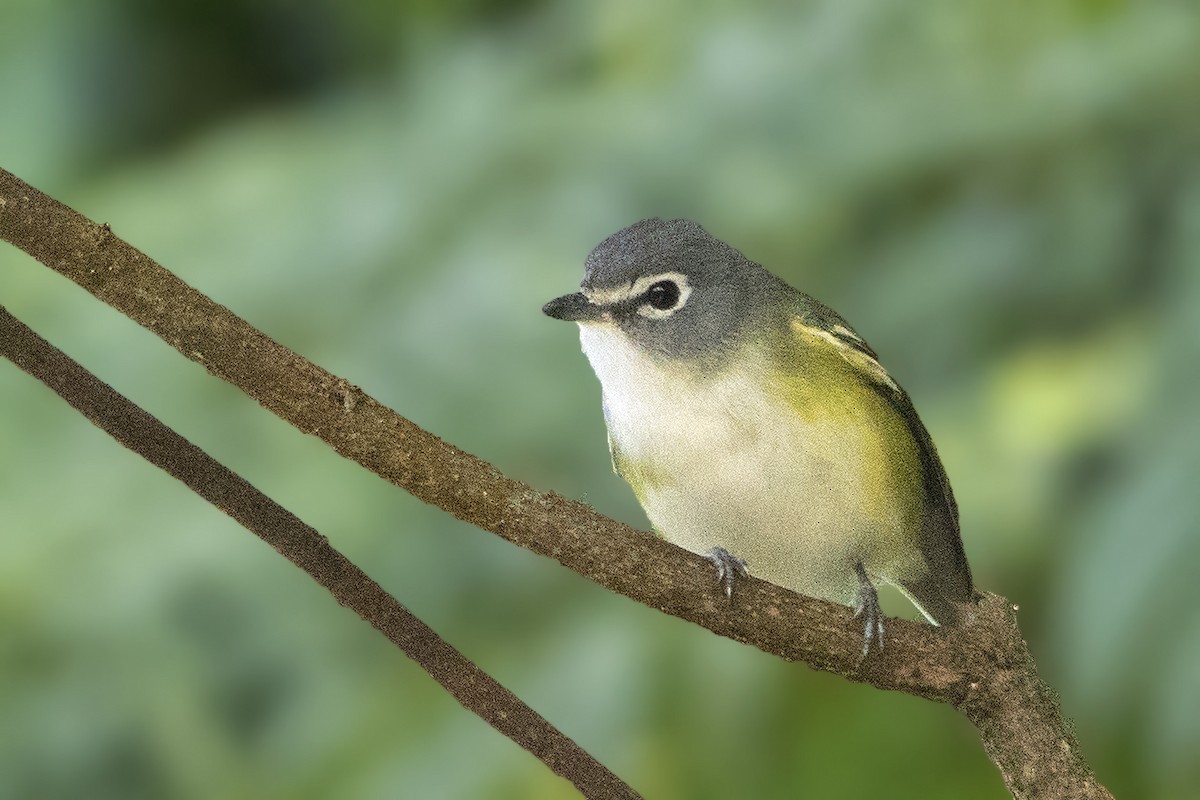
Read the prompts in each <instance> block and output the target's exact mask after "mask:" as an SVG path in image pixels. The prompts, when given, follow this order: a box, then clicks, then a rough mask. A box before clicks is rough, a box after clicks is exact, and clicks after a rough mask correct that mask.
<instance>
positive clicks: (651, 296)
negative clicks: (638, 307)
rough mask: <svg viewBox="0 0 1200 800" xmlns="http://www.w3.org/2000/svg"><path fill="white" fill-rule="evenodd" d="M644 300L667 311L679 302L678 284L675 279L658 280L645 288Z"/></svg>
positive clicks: (660, 309)
mask: <svg viewBox="0 0 1200 800" xmlns="http://www.w3.org/2000/svg"><path fill="white" fill-rule="evenodd" d="M646 302H647V303H649V304H650V305H651V307H653V308H657V309H658V310H659V311H668V310H670V309H672V308H674V307H675V304H676V303H678V302H679V286H678V285H676V283H675V281H659V282H658V283H656V284H654V285H653V286H651V287H650V288H649V289H647V290H646Z"/></svg>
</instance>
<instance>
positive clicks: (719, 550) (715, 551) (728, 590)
mask: <svg viewBox="0 0 1200 800" xmlns="http://www.w3.org/2000/svg"><path fill="white" fill-rule="evenodd" d="M704 557H705V558H707V559H708V560H709V561H711V562H713V563H714V564H716V565H717V585H719V586H721V587H722V588H723V589H724V590H725V596H726V597H729V598H732V597H733V584H734V582H735V581H736V580H737V579H738V578H744V577H746V576H747V575H749V574H750V573H748V572H746V562H745V561H743V560H742V559H740V558H738V557H737V556H735V555H734V554H733V553H731V552H729V551H728V550H726V549H725V548H724V547H714V548H712V549H710V550H709V551H708V552H707V553H705V554H704Z"/></svg>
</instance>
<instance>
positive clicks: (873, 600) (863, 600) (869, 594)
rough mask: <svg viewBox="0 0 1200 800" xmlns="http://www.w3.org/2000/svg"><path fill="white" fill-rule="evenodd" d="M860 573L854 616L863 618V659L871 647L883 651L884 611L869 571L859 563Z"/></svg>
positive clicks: (855, 567) (856, 569) (857, 567)
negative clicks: (880, 605)
mask: <svg viewBox="0 0 1200 800" xmlns="http://www.w3.org/2000/svg"><path fill="white" fill-rule="evenodd" d="M854 571H855V572H857V573H858V599H856V600H855V601H854V616H855V617H862V618H863V657H864V658H865V657H866V655H867V653H869V652H870V651H871V647H872V646H874V647H877V648H879V649H883V609H881V608H880V607H879V593H878V592H876V591H875V584H873V583H871V579H870V578H868V577H867V571H866V569H864V568H863V565H862V562H861V561H859V562H858V563H857V564H855V565H854Z"/></svg>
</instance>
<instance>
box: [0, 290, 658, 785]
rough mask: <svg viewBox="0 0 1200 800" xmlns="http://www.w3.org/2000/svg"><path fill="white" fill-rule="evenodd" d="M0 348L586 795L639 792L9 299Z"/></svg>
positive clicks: (0, 322)
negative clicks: (39, 330)
mask: <svg viewBox="0 0 1200 800" xmlns="http://www.w3.org/2000/svg"><path fill="white" fill-rule="evenodd" d="M0 356H7V357H8V358H9V359H10V360H12V362H13V363H14V364H16V365H17V366H18V367H20V368H21V369H23V370H25V371H26V372H28V373H29V374H30V375H32V376H33V377H35V378H37V379H38V380H40V381H41V382H42V383H44V384H46V386H48V387H49V388H50V389H52V390H53V391H54V392H55V393H57V394H58V395H59V397H61V398H62V399H64V400H66V401H67V402H68V403H70V404H71V405H72V406H73V407H74V408H75V410H77V411H79V412H80V413H81V414H83V415H84V416H85V417H87V418H88V419H89V420H91V421H92V422H93V423H95V425H96V426H97V427H99V428H100V429H102V430H103V431H105V432H106V433H108V434H109V435H111V436H112V437H113V438H114V439H116V440H117V441H118V442H120V443H121V444H123V445H125V446H126V447H128V448H129V449H130V450H132V451H134V452H135V453H137V454H138V455H140V456H141V457H142V458H144V459H146V460H147V461H149V462H150V463H151V464H154V466H156V467H159V468H160V469H162V470H163V471H165V472H166V473H167V474H169V475H171V476H172V477H174V478H177V479H179V480H180V481H182V482H183V483H184V484H185V485H186V486H187V487H188V488H189V489H191V490H192V491H194V492H195V493H196V494H198V495H200V496H201V497H203V498H204V499H205V500H207V501H208V502H210V503H212V504H213V505H214V506H216V507H217V508H219V509H220V510H221V511H224V512H225V513H226V514H228V515H229V516H231V517H233V518H234V519H235V520H237V521H238V522H240V523H241V524H242V525H243V526H245V527H246V528H247V529H248V530H250V531H251V532H252V533H254V534H255V535H257V536H258V537H259V538H261V539H262V540H263V541H265V542H266V543H267V544H269V545H271V546H272V547H274V548H275V549H276V550H277V551H279V553H280V554H281V555H283V556H284V557H286V558H287V559H288V560H289V561H291V562H292V563H293V564H295V565H296V566H297V567H299V568H300V569H302V570H304V571H305V572H307V573H308V574H309V576H310V577H312V579H313V580H315V581H316V582H317V583H319V584H320V585H321V586H324V587H325V588H326V589H328V590H329V593H330V594H332V595H333V597H334V599H335V600H337V601H338V603H340V604H341V605H343V606H345V607H346V608H349V609H351V610H352V611H354V612H356V613H357V614H358V615H359V616H360V617H362V618H363V619H364V620H366V621H367V622H369V623H370V624H371V625H372V626H374V627H375V628H376V629H377V630H378V631H379V632H380V633H382V634H383V635H384V636H386V637H387V638H388V640H389V641H390V642H392V644H394V645H396V646H397V647H399V648H400V650H401V651H402V652H403V653H404V654H405V655H406V656H408V657H409V658H411V659H412V660H413V661H416V662H417V663H418V664H420V665H421V667H422V668H423V669H424V670H425V671H426V672H428V673H429V674H430V676H432V677H433V679H434V680H436V681H437V682H438V683H440V684H441V685H442V688H444V689H445V690H446V691H448V692H449V693H450V694H451V695H452V696H453V697H454V699H455V700H457V701H458V702H459V703H461V704H462V705H463V706H464V707H465V708H466V709H468V710H469V711H472V712H474V713H475V714H477V715H478V716H480V717H481V718H483V720H484V721H485V722H487V723H488V724H489V725H491V726H492V727H493V728H495V729H496V730H498V731H500V732H501V733H503V734H504V735H505V736H507V737H508V738H510V739H512V740H513V741H514V742H516V743H517V744H519V745H520V746H521V747H523V748H525V749H526V750H528V751H529V752H530V753H532V754H533V755H535V756H537V758H538V759H539V760H541V761H542V763H544V764H545V765H546V766H548V767H549V768H550V769H552V770H553V771H554V772H556V773H557V774H559V775H561V776H562V777H564V778H566V779H567V780H569V781H571V783H573V784H575V787H576V788H578V789H579V791H580V792H582V793H583V795H584V796H585V797H596V798H638V797H640V795H638V794H637V792H635V791H633V789H631V788H630V787H629V786H628V785H627V784H625V783H624V782H623V781H622V780H621V779H620V778H618V777H617V776H616V775H614V774H613V773H612V772H610V771H609V770H608V769H607V768H605V766H604V765H603V764H601V763H600V762H599V761H597V760H596V759H594V758H593V757H592V756H591V755H589V754H588V753H587V751H585V750H584V749H583V748H581V747H580V746H579V745H578V744H576V743H575V742H574V741H573V740H571V739H570V738H569V737H567V736H566V735H564V734H563V733H562V732H561V731H559V730H558V729H557V728H555V727H554V726H553V725H551V724H550V723H549V722H547V721H546V720H545V719H544V718H543V717H542V716H541V715H539V714H538V713H537V712H536V711H534V710H533V709H532V708H530V707H529V706H527V705H526V704H525V703H524V702H522V700H521V699H520V698H519V697H517V696H516V695H514V694H513V693H512V692H510V691H509V690H508V689H505V688H504V687H503V686H501V685H500V684H499V683H498V682H497V681H496V680H495V679H494V678H493V677H492V676H491V675H489V674H487V673H486V672H484V671H483V670H481V669H480V668H479V667H477V666H476V665H475V664H474V663H472V662H471V660H470V659H468V658H467V657H466V656H464V655H463V654H462V653H460V652H458V651H457V650H455V649H454V648H453V647H451V646H450V645H449V644H448V643H447V642H446V641H445V640H444V639H442V638H441V637H440V636H438V635H437V633H436V632H435V631H434V630H433V629H432V628H430V627H429V626H428V625H426V624H425V623H424V622H422V621H421V620H420V619H419V618H417V617H416V616H415V615H414V614H413V613H412V612H411V611H409V610H408V609H407V608H405V607H404V606H403V605H401V604H400V602H399V601H397V600H396V599H395V598H394V597H392V596H391V595H390V594H388V593H387V592H386V591H384V590H383V588H382V587H381V586H380V585H379V584H377V583H376V582H375V581H373V580H371V578H370V577H368V576H367V574H366V573H364V572H363V571H362V570H361V569H359V568H358V567H357V566H355V564H354V563H353V562H351V561H350V560H349V559H347V558H346V557H345V556H343V555H342V554H341V553H339V552H338V551H337V550H335V549H334V548H333V547H332V546H331V545H330V544H329V540H328V539H326V538H325V537H324V536H322V535H321V534H320V533H318V532H317V531H316V530H314V529H313V528H311V527H309V526H308V525H306V524H305V523H304V522H303V521H302V520H300V519H299V518H298V517H296V516H295V515H294V514H292V512H290V511H288V510H287V509H286V508H284V507H283V506H281V505H279V504H278V503H276V502H275V501H274V500H272V499H271V498H269V497H267V496H266V495H265V494H263V493H262V492H260V491H259V490H258V489H256V488H255V487H254V486H253V485H252V484H250V483H249V482H248V481H247V480H246V479H244V478H242V477H241V476H240V475H238V474H237V473H235V472H233V471H232V470H230V469H229V468H228V467H226V466H225V465H223V464H221V463H220V462H219V461H217V460H216V459H214V458H213V457H212V456H210V455H209V454H208V453H206V452H204V451H203V450H201V449H200V448H199V447H197V446H196V445H194V444H192V443H191V442H189V441H188V440H187V439H185V438H184V437H182V436H180V435H179V434H178V433H176V432H175V431H174V430H172V429H171V428H169V427H167V426H166V425H164V424H163V423H162V422H161V421H160V420H158V419H157V418H156V417H154V416H153V415H152V414H150V413H149V412H147V411H146V410H144V409H142V408H141V407H139V406H138V405H136V404H135V403H133V402H132V401H130V400H129V399H128V398H126V397H125V396H124V395H122V394H120V393H119V392H117V391H116V390H115V389H113V388H112V387H111V386H109V385H108V384H106V383H104V382H103V381H101V380H100V379H99V378H97V377H96V376H95V375H93V374H92V373H90V372H88V371H87V370H86V369H84V368H83V367H82V366H81V365H80V364H78V363H77V362H76V361H74V360H72V359H71V357H70V356H68V355H67V354H66V353H63V352H62V351H61V350H59V349H57V348H56V347H54V345H52V344H50V343H49V342H47V341H46V340H45V339H43V338H41V337H40V336H38V335H37V334H36V333H34V332H33V331H32V330H30V329H29V328H28V326H26V325H25V324H23V323H22V322H21V321H20V320H18V319H16V318H15V317H13V316H12V315H11V314H9V313H8V311H7V310H6V309H5V308H4V307H3V306H0Z"/></svg>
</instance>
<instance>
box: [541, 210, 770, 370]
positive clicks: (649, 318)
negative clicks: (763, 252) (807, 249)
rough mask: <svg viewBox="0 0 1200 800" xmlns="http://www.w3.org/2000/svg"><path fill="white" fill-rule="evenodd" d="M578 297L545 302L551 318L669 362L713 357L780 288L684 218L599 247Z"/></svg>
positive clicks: (651, 224)
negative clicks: (615, 330) (611, 331)
mask: <svg viewBox="0 0 1200 800" xmlns="http://www.w3.org/2000/svg"><path fill="white" fill-rule="evenodd" d="M580 288H581V289H582V290H583V291H581V292H577V293H575V294H569V295H566V296H564V297H559V298H557V299H555V300H551V301H550V302H549V303H547V304H546V305H545V306H544V307H543V308H542V311H543V312H545V313H546V314H547V315H548V316H551V317H554V318H555V319H562V320H568V321H571V322H578V323H580V324H582V325H587V324H613V325H616V326H617V327H619V328H620V329H621V330H622V331H623V332H624V333H625V335H626V336H628V337H629V338H630V339H632V340H633V341H634V342H636V343H637V344H638V345H639V346H641V347H642V348H643V349H645V350H647V351H649V352H653V353H656V354H658V355H661V356H666V357H671V358H699V357H704V356H716V355H719V354H720V353H721V352H722V351H723V350H725V349H726V348H727V347H729V346H731V345H733V344H734V343H735V342H736V341H737V338H738V335H739V334H740V333H741V332H743V331H744V330H745V328H746V326H747V325H748V324H749V323H750V322H751V321H752V319H751V315H752V312H755V311H758V310H760V309H761V308H762V306H763V304H762V303H761V302H756V301H761V300H765V299H769V298H771V297H777V296H778V295H779V294H780V293H781V292H782V291H789V289H788V287H787V286H786V284H784V283H783V282H782V281H780V280H779V279H778V278H776V277H775V276H773V275H771V274H770V273H769V272H767V271H766V270H765V269H763V268H762V267H760V266H758V265H757V264H755V263H754V262H752V261H750V260H749V259H747V258H746V257H745V256H743V255H742V254H741V253H739V252H738V251H737V250H734V249H733V248H732V247H730V246H729V245H727V244H725V243H724V242H722V241H720V240H719V239H716V238H714V237H713V236H711V235H710V234H709V233H708V231H706V230H704V228H702V227H700V226H699V225H697V224H696V223H695V222H691V221H689V220H686V219H675V220H661V219H658V218H657V217H656V218H653V219H645V220H642V221H641V222H639V223H637V224H635V225H630V226H629V227H628V228H625V229H624V230H620V231H617V232H616V233H614V234H613V235H612V236H609V237H608V238H607V239H605V240H604V241H603V242H601V243H600V244H599V245H598V246H597V247H596V249H595V250H593V251H592V252H591V254H590V255H589V256H588V257H587V261H586V262H585V263H584V277H583V282H582V283H581V284H580Z"/></svg>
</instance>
